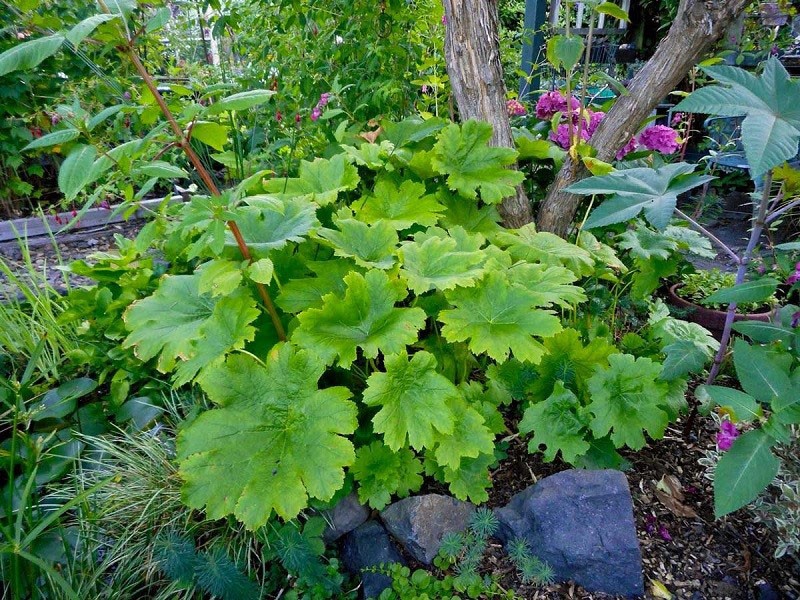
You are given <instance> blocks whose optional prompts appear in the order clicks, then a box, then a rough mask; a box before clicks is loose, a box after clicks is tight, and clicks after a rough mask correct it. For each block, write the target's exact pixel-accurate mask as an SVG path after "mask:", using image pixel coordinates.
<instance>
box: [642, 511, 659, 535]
mask: <svg viewBox="0 0 800 600" xmlns="http://www.w3.org/2000/svg"><path fill="white" fill-rule="evenodd" d="M656 525H657V522H656V517H655V515H647V516H646V517H645V518H644V530H645V531H646V532H647V533H649V534H650V535H653V534H654V533H655V532H656Z"/></svg>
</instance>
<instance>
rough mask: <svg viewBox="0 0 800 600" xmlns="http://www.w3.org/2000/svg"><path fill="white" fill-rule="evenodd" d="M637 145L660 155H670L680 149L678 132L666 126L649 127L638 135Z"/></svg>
mask: <svg viewBox="0 0 800 600" xmlns="http://www.w3.org/2000/svg"><path fill="white" fill-rule="evenodd" d="M639 144H641V145H642V146H644V147H645V148H647V149H648V150H655V151H656V152H661V154H672V153H673V152H677V151H678V148H680V147H681V145H680V143H679V142H678V132H677V131H675V130H674V129H673V128H672V127H667V126H666V125H651V126H650V127H648V128H647V129H645V130H644V131H642V133H640V134H639Z"/></svg>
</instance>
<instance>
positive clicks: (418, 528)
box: [381, 494, 475, 565]
mask: <svg viewBox="0 0 800 600" xmlns="http://www.w3.org/2000/svg"><path fill="white" fill-rule="evenodd" d="M474 512H475V507H474V506H473V505H472V504H470V503H469V502H461V501H460V500H456V499H455V498H451V497H450V496H442V495H440V494H427V495H425V496H413V497H411V498H404V499H403V500H399V501H397V502H395V503H394V504H392V505H390V506H387V507H386V508H385V509H384V510H383V511H382V512H381V518H382V519H383V523H384V524H385V525H386V529H388V530H389V533H391V534H392V535H393V536H394V537H395V539H396V540H397V541H399V542H400V543H401V544H402V545H403V547H404V548H405V549H406V550H408V552H409V553H410V554H411V555H412V556H413V557H414V558H416V559H417V560H418V561H420V562H421V563H424V564H426V565H429V564H431V563H432V562H433V559H434V557H435V556H436V554H437V553H438V552H439V546H440V545H441V542H442V538H443V537H444V535H445V534H447V533H450V532H456V533H457V532H460V531H464V530H465V529H466V528H467V525H468V524H469V520H470V518H471V517H472V514H473V513H474Z"/></svg>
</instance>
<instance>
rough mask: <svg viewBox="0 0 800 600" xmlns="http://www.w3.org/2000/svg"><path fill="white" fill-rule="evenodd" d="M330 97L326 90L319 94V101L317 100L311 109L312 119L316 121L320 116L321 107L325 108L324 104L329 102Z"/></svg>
mask: <svg viewBox="0 0 800 600" xmlns="http://www.w3.org/2000/svg"><path fill="white" fill-rule="evenodd" d="M330 99H331V95H330V94H329V93H328V92H325V93H324V94H321V95H320V97H319V102H317V105H316V106H315V107H314V109H313V110H312V111H311V120H312V121H316V120H317V119H319V118H320V117H321V116H322V109H323V108H325V106H327V104H328V102H330Z"/></svg>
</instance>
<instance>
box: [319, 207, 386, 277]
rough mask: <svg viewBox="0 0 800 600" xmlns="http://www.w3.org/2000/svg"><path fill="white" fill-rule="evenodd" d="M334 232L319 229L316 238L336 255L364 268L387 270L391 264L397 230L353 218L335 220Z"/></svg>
mask: <svg viewBox="0 0 800 600" xmlns="http://www.w3.org/2000/svg"><path fill="white" fill-rule="evenodd" d="M335 223H336V227H338V230H336V229H327V228H326V229H320V230H319V231H318V232H317V235H318V236H319V237H321V238H322V239H323V240H326V241H327V242H329V243H330V246H331V247H332V248H333V251H334V253H335V254H336V256H341V257H344V258H352V259H353V260H355V262H356V264H357V265H359V266H361V267H364V268H365V269H369V268H375V269H390V268H391V267H392V266H393V265H394V262H395V256H394V252H395V250H396V248H397V242H398V237H397V231H396V230H395V228H394V227H392V226H391V224H389V223H387V222H386V221H380V220H379V221H376V222H375V223H373V224H372V225H367V224H366V223H363V222H361V221H356V220H355V219H336V220H335Z"/></svg>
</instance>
